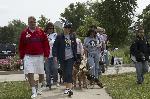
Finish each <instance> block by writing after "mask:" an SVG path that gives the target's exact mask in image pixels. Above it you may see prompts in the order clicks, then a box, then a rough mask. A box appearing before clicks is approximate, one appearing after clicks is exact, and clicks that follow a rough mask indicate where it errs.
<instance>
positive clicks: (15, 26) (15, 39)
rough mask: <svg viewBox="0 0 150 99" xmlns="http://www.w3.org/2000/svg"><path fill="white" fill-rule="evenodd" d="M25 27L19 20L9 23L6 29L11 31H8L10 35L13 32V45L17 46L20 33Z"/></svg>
mask: <svg viewBox="0 0 150 99" xmlns="http://www.w3.org/2000/svg"><path fill="white" fill-rule="evenodd" d="M26 26H27V25H26V24H25V23H24V22H22V21H21V20H13V21H11V22H9V24H8V28H10V29H11V30H12V31H10V33H12V32H13V31H14V37H13V42H14V43H15V44H18V41H19V37H20V33H21V32H22V30H23V29H24V28H25V27H26Z"/></svg>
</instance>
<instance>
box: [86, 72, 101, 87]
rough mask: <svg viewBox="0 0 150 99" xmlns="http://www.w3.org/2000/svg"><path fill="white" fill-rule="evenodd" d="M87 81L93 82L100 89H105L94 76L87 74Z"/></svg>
mask: <svg viewBox="0 0 150 99" xmlns="http://www.w3.org/2000/svg"><path fill="white" fill-rule="evenodd" d="M86 76H87V79H88V80H89V81H91V82H95V83H96V84H97V85H98V86H99V87H100V88H103V84H102V83H101V82H100V81H99V80H98V79H97V78H96V77H95V76H93V75H90V74H89V73H87V74H86Z"/></svg>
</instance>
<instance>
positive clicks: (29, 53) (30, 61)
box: [19, 16, 50, 98]
mask: <svg viewBox="0 0 150 99" xmlns="http://www.w3.org/2000/svg"><path fill="white" fill-rule="evenodd" d="M28 25H29V26H28V27H27V28H26V29H24V30H23V31H22V33H21V36H20V41H19V55H20V59H22V60H23V62H24V73H25V75H27V78H28V81H29V84H30V86H31V87H32V95H31V98H35V97H36V96H37V94H41V92H42V89H41V85H42V82H43V80H44V61H46V60H47V57H48V56H49V54H50V47H49V42H48V38H47V35H46V34H45V33H44V31H43V30H42V29H40V28H38V27H37V26H36V19H35V17H33V16H30V17H28ZM34 74H39V83H38V90H36V88H35V80H34Z"/></svg>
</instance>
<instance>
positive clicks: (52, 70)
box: [44, 22, 59, 89]
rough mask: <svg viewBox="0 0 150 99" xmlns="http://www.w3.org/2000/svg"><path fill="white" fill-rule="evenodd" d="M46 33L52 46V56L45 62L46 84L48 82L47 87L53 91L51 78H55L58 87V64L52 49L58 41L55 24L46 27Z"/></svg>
mask: <svg viewBox="0 0 150 99" xmlns="http://www.w3.org/2000/svg"><path fill="white" fill-rule="evenodd" d="M44 32H45V33H46V34H47V36H48V41H49V45H50V49H51V50H50V55H49V58H48V61H47V62H45V72H46V82H47V85H46V86H47V87H49V89H51V85H52V84H51V78H52V77H53V82H54V84H55V85H56V86H57V87H58V86H59V83H58V63H57V62H56V61H55V59H54V57H53V55H52V48H53V44H54V41H55V39H56V36H57V33H55V32H54V25H53V23H51V22H49V23H48V24H47V25H46V27H45V30H44Z"/></svg>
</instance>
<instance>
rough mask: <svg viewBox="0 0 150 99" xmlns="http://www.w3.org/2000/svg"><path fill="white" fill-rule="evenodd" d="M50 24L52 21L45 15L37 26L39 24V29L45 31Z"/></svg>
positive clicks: (40, 18)
mask: <svg viewBox="0 0 150 99" xmlns="http://www.w3.org/2000/svg"><path fill="white" fill-rule="evenodd" d="M48 22H50V19H48V18H46V17H45V16H44V15H41V16H40V17H39V20H38V21H37V24H38V26H39V27H41V28H42V29H44V28H45V26H46V24H47V23H48Z"/></svg>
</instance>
